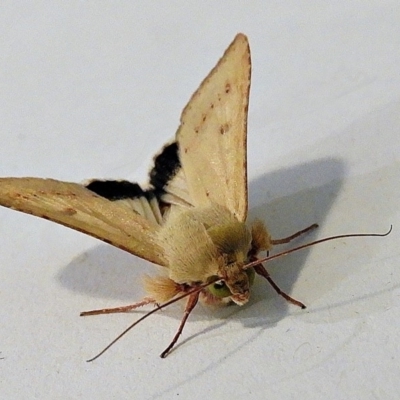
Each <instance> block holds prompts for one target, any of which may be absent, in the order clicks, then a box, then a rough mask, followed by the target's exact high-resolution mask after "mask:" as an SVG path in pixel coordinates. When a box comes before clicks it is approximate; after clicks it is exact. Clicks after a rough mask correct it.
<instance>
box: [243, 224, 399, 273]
mask: <svg viewBox="0 0 400 400" xmlns="http://www.w3.org/2000/svg"><path fill="white" fill-rule="evenodd" d="M392 229H393V225H390V228H389V230H388V231H387V232H385V233H348V234H345V235H336V236H328V237H326V238H323V239H318V240H314V241H313V242H309V243H306V244H303V245H301V246H298V247H294V248H293V249H289V250H285V251H282V252H280V253H277V254H274V255H273V256H268V257H264V258H260V259H257V260H255V261H252V262H250V263H248V264H246V265H245V266H244V267H243V269H247V268H252V267H254V266H256V265H258V264H261V263H263V262H267V261H271V260H274V259H275V258H279V257H283V256H287V255H288V254H290V253H293V252H295V251H298V250H303V249H306V248H307V247H311V246H314V245H315V244H319V243H323V242H328V241H330V240H336V239H343V238H351V237H377V236H378V237H385V236H388V235H389V234H390V233H391V232H392Z"/></svg>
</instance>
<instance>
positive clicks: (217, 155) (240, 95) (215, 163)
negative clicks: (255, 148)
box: [177, 34, 251, 221]
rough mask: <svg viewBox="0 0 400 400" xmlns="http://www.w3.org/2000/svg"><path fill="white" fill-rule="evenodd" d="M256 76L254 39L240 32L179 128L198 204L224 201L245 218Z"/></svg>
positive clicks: (184, 161) (182, 153) (190, 186)
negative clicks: (252, 80) (249, 123)
mask: <svg viewBox="0 0 400 400" xmlns="http://www.w3.org/2000/svg"><path fill="white" fill-rule="evenodd" d="M250 76H251V60H250V48H249V43H248V40H247V38H246V36H244V35H242V34H238V35H237V36H236V37H235V39H234V41H233V42H232V44H231V45H230V46H229V47H228V49H227V50H226V51H225V53H224V55H223V56H222V58H221V59H220V61H219V62H218V64H217V65H216V66H215V67H214V69H213V70H212V71H211V72H210V74H209V75H208V76H207V77H206V78H205V79H204V81H203V82H202V83H201V85H200V87H199V88H198V89H197V91H196V92H195V93H194V94H193V96H192V97H191V99H190V101H189V103H188V104H187V106H186V107H185V108H184V110H183V113H182V116H181V125H180V127H179V129H178V132H177V141H178V144H179V151H180V159H181V162H182V167H183V169H184V171H185V175H186V179H187V184H188V189H189V193H190V195H191V197H192V201H193V204H194V205H195V206H204V205H208V204H210V202H215V203H218V204H221V205H223V206H225V207H227V208H228V210H230V211H231V212H232V213H233V214H234V215H235V216H236V217H237V218H238V219H239V220H240V221H244V220H245V219H246V216H247V171H246V133H247V109H248V101H249V91H250Z"/></svg>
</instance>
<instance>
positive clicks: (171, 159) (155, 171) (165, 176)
mask: <svg viewBox="0 0 400 400" xmlns="http://www.w3.org/2000/svg"><path fill="white" fill-rule="evenodd" d="M180 169H181V162H180V160H179V149H178V144H177V143H176V142H173V143H170V144H167V145H166V146H165V147H164V148H163V149H162V150H161V153H160V154H158V155H157V156H156V157H155V158H154V167H153V168H152V170H151V171H150V184H151V185H152V186H154V187H155V188H156V189H158V191H157V196H160V195H162V194H163V192H164V189H165V187H166V186H167V185H168V182H170V181H171V180H172V179H173V177H174V176H175V175H176V174H177V173H178V172H179V170H180Z"/></svg>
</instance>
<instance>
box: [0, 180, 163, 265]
mask: <svg viewBox="0 0 400 400" xmlns="http://www.w3.org/2000/svg"><path fill="white" fill-rule="evenodd" d="M0 205H2V206H5V207H9V208H12V209H14V210H18V211H22V212H24V213H28V214H32V215H36V216H38V217H41V218H45V219H49V220H51V221H54V222H57V223H59V224H62V225H65V226H68V227H69V228H72V229H75V230H77V231H81V232H84V233H87V234H88V235H91V236H94V237H96V238H98V239H100V240H103V241H104V242H107V243H109V244H112V245H113V246H116V247H119V248H121V249H123V250H126V251H128V252H129V253H132V254H134V255H136V256H138V257H141V258H143V259H145V260H148V261H151V262H153V263H155V264H159V265H164V266H165V265H166V262H165V260H164V257H163V250H162V248H161V247H160V246H159V245H158V244H157V240H156V234H157V231H158V229H159V227H158V225H157V224H156V223H152V222H150V221H148V220H146V219H145V218H143V217H142V216H141V215H139V213H137V212H135V211H133V210H132V209H131V208H129V207H127V206H126V205H124V204H118V202H112V201H110V200H108V199H106V198H103V197H100V196H98V195H97V194H95V193H94V192H92V191H90V190H88V189H86V188H85V187H83V186H82V185H79V184H77V183H69V182H61V181H57V180H53V179H39V178H2V179H0Z"/></svg>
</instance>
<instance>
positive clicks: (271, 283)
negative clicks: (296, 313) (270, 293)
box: [254, 264, 306, 309]
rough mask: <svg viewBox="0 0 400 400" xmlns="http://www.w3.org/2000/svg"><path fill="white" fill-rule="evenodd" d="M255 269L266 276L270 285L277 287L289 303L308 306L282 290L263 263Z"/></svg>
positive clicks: (277, 290)
mask: <svg viewBox="0 0 400 400" xmlns="http://www.w3.org/2000/svg"><path fill="white" fill-rule="evenodd" d="M254 270H255V271H256V273H257V274H258V275H261V276H262V277H264V278H265V279H266V280H267V281H268V282H269V283H270V285H271V286H272V287H273V288H274V289H275V291H276V293H278V294H279V295H280V296H282V297H283V298H284V299H285V300H287V301H288V302H289V303H292V304H294V305H295V306H299V307H300V308H303V309H304V308H306V306H305V305H304V304H303V303H302V302H301V301H298V300H296V299H294V298H293V297H290V296H289V295H288V294H287V293H285V292H284V291H282V290H281V289H280V287H279V286H278V285H277V284H276V283H275V282H274V281H273V280H272V278H271V275H270V274H269V273H268V271H267V270H266V269H265V267H264V266H263V265H262V264H258V265H256V266H255V267H254Z"/></svg>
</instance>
